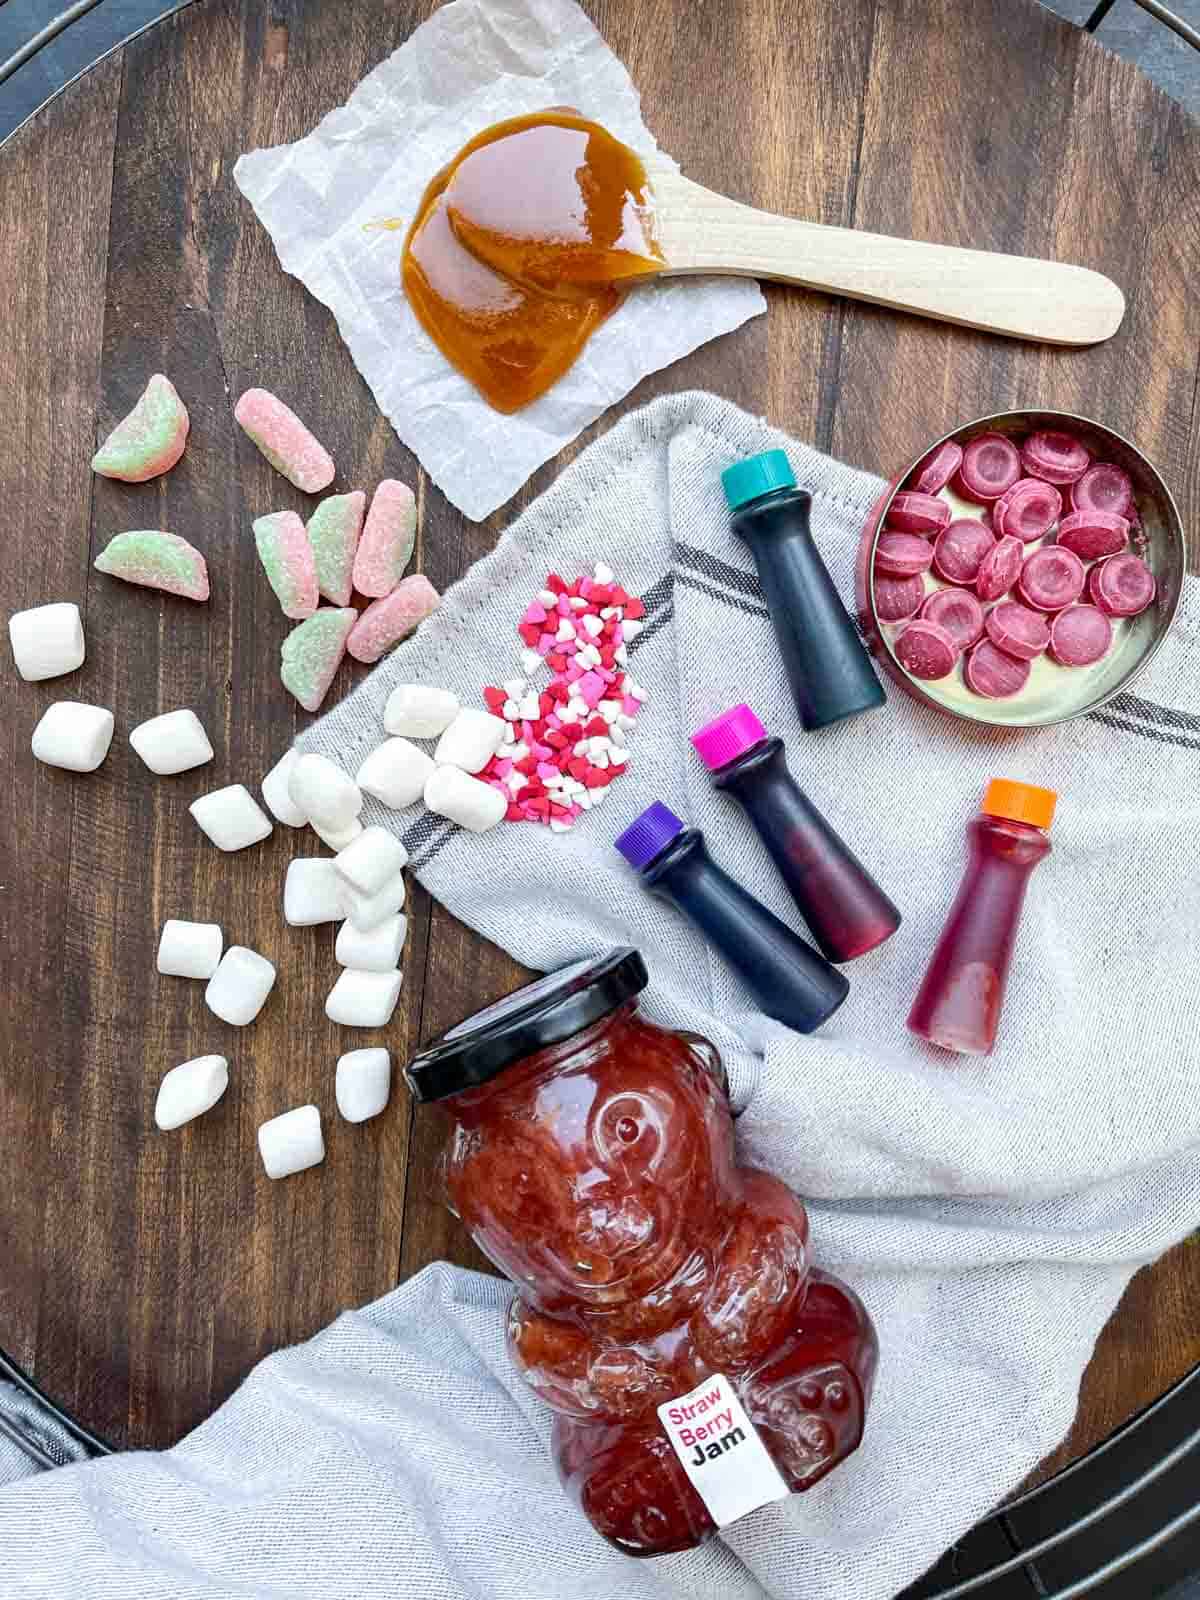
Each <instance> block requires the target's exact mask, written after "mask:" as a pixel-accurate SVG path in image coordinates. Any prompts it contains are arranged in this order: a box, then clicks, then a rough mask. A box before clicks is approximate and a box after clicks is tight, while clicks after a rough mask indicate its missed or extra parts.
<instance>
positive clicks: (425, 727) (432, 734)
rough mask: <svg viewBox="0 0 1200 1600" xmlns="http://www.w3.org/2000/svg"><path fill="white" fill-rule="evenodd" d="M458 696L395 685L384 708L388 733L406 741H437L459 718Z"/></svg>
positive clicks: (419, 686)
mask: <svg viewBox="0 0 1200 1600" xmlns="http://www.w3.org/2000/svg"><path fill="white" fill-rule="evenodd" d="M458 710H459V706H458V696H457V695H455V694H451V693H450V691H449V689H426V688H425V687H424V685H423V684H420V683H401V684H397V686H396V688H394V689H393V690H392V692H391V694H390V695H388V698H387V705H386V706H384V708H383V726H384V728H385V729H386V730H387V732H388V733H398V734H402V735H403V736H404V737H405V738H408V739H436V738H437V736H438V735H439V734H440V733H443V732H444V731H445V730H446V729H447V728H448V727H449V726H450V724H451V723H452V722H453V721H454V719H455V717H456V716H457V715H458Z"/></svg>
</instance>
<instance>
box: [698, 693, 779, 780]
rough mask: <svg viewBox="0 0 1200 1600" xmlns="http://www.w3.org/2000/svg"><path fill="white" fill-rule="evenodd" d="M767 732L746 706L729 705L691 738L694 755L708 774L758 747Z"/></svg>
mask: <svg viewBox="0 0 1200 1600" xmlns="http://www.w3.org/2000/svg"><path fill="white" fill-rule="evenodd" d="M766 737H767V730H766V729H765V728H764V727H763V725H762V723H761V722H760V721H759V720H758V718H757V717H756V716H755V715H754V713H753V711H751V709H750V707H749V706H745V705H743V706H731V707H730V709H729V710H728V711H723V712H722V713H721V715H720V716H719V717H716V718H715V719H714V720H713V721H712V722H708V723H706V724H705V725H704V727H703V728H697V730H696V732H695V733H694V734H693V735H692V743H693V744H694V745H695V747H696V754H697V755H698V756H699V757H700V759H701V761H703V763H704V765H705V766H706V767H707V768H708V770H709V771H710V772H716V771H717V769H718V768H719V767H726V766H728V765H729V763H730V762H731V761H736V760H737V758H738V756H740V755H744V754H745V753H746V751H747V750H751V749H753V748H754V746H755V745H756V744H761V743H762V741H763V740H764V739H765V738H766Z"/></svg>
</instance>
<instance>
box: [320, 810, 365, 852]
mask: <svg viewBox="0 0 1200 1600" xmlns="http://www.w3.org/2000/svg"><path fill="white" fill-rule="evenodd" d="M309 827H310V828H311V829H312V831H313V832H314V833H315V834H316V836H317V838H318V839H320V841H321V843H322V844H327V845H328V846H329V848H330V849H331V850H335V851H336V850H344V849H345V848H346V846H347V845H348V844H353V842H354V840H355V839H357V838H358V836H359V834H360V833H361V832H362V831H363V825H362V823H361V822H360V821H359V820H358V818H357V817H355V818H354V819H353V820H352V821H351V822H349V823H347V825H346V826H345V827H344V828H323V827H322V826H321V824H320V823H319V822H310V823H309Z"/></svg>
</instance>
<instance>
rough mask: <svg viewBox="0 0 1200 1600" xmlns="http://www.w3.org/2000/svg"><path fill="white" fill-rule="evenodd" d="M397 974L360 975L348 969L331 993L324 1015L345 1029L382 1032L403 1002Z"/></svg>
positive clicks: (399, 979) (372, 973)
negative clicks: (398, 1003) (400, 999)
mask: <svg viewBox="0 0 1200 1600" xmlns="http://www.w3.org/2000/svg"><path fill="white" fill-rule="evenodd" d="M401 981H402V980H401V977H400V974H399V973H398V972H359V971H358V970H357V969H356V968H354V967H347V968H346V970H345V971H344V972H343V973H342V975H341V977H340V978H339V979H338V981H337V982H336V983H335V984H334V986H333V988H332V989H331V990H330V991H329V998H328V999H327V1000H326V1002H325V1015H326V1016H327V1017H328V1018H329V1020H330V1022H339V1023H341V1025H342V1027H343V1028H382V1027H385V1026H386V1025H387V1024H388V1023H389V1022H390V1021H391V1020H392V1012H393V1011H395V1009H396V1001H397V1000H399V998H400V984H401Z"/></svg>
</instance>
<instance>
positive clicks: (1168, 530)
mask: <svg viewBox="0 0 1200 1600" xmlns="http://www.w3.org/2000/svg"><path fill="white" fill-rule="evenodd" d="M1040 428H1056V429H1062V430H1064V431H1066V432H1068V433H1073V434H1075V435H1076V436H1077V437H1079V438H1080V439H1082V440H1083V442H1084V444H1085V445H1086V446H1087V447H1088V449H1089V450H1090V451H1091V453H1092V457H1093V459H1094V460H1096V461H1111V462H1113V463H1114V464H1115V465H1116V466H1118V467H1121V468H1123V469H1124V471H1125V472H1127V473H1128V474H1129V477H1130V479H1131V480H1132V482H1133V490H1134V498H1135V501H1136V504H1137V509H1138V514H1139V516H1140V517H1141V522H1142V528H1141V533H1142V536H1144V540H1145V549H1144V550H1141V549H1140V546H1139V553H1141V554H1143V555H1144V557H1145V560H1146V561H1147V563H1148V564H1149V566H1150V569H1151V571H1152V572H1153V573H1154V578H1155V582H1156V584H1157V592H1156V594H1155V597H1154V601H1153V603H1152V604H1151V605H1150V606H1149V607H1148V608H1147V609H1146V610H1145V611H1143V612H1142V613H1141V615H1140V616H1137V617H1130V618H1127V619H1125V620H1123V621H1120V622H1117V623H1116V625H1115V637H1114V643H1113V647H1112V649H1111V650H1110V651H1109V652H1108V654H1107V655H1106V656H1105V657H1104V659H1103V660H1102V661H1097V662H1096V663H1095V664H1094V665H1093V666H1090V667H1059V666H1057V665H1056V664H1055V663H1054V662H1053V661H1051V660H1050V658H1049V657H1048V656H1046V657H1042V658H1041V660H1040V662H1039V663H1038V670H1037V671H1036V672H1035V673H1034V674H1033V675H1032V676H1031V678H1030V682H1029V684H1028V685H1027V686H1026V688H1025V689H1024V690H1022V692H1021V693H1020V694H1019V695H1017V696H1015V697H1014V698H1013V699H1011V700H986V699H984V698H982V697H981V696H979V695H975V694H972V693H971V691H970V690H969V689H968V688H967V686H966V684H965V683H964V682H963V680H962V671H961V667H960V666H958V665H956V666H955V669H954V671H953V673H951V674H950V675H949V676H947V677H946V678H940V679H937V680H935V681H932V682H930V681H924V680H921V679H917V678H914V677H912V675H911V674H910V673H908V672H906V671H905V670H904V668H903V667H902V666H901V665H900V663H899V662H898V661H897V660H896V657H895V655H894V654H893V652H892V640H893V639H894V638H895V636H896V634H897V632H898V631H899V627H900V626H902V624H895V623H884V622H881V621H880V620H879V618H878V617H877V616H876V614H875V596H874V588H873V585H872V582H871V574H872V571H873V569H874V564H875V543H876V540H877V539H878V537H879V533H880V530H881V529H882V528H884V527H885V526H886V524H887V518H888V512H889V510H890V508H891V504H892V499H893V497H894V496H895V494H896V492H897V490H899V489H901V488H902V487H903V486H904V484H905V483H906V482H907V481H908V478H909V475H910V474H911V473H912V471H913V469H914V468H915V467H916V466H918V465H919V463H920V462H921V461H923V460H924V459H925V457H926V456H927V455H928V454H929V453H930V451H932V450H935V449H936V448H937V447H938V446H939V445H941V444H944V443H945V442H946V441H947V440H953V442H954V443H955V444H965V443H966V441H967V440H968V439H969V438H971V437H972V436H973V435H975V434H977V433H984V432H989V433H1005V434H1011V435H1016V434H1026V433H1033V432H1036V431H1037V430H1038V429H1040ZM1186 570H1187V546H1186V543H1185V540H1184V536H1183V523H1182V522H1181V521H1180V517H1179V510H1178V508H1177V507H1176V505H1175V501H1174V500H1173V499H1172V497H1171V491H1170V490H1169V489H1168V488H1167V486H1166V484H1165V483H1164V482H1163V480H1162V478H1161V477H1160V476H1159V474H1158V473H1157V471H1156V470H1155V469H1154V467H1153V466H1152V465H1151V464H1150V462H1149V461H1148V460H1147V459H1146V457H1145V456H1144V455H1143V454H1142V452H1141V451H1140V450H1139V449H1138V448H1137V446H1136V445H1133V444H1131V443H1130V442H1129V440H1128V439H1124V438H1122V437H1121V435H1120V434H1119V433H1114V432H1113V430H1112V429H1111V428H1106V427H1105V426H1104V425H1103V423H1100V422H1095V421H1093V420H1092V418H1090V417H1078V416H1076V415H1075V414H1074V413H1073V412H1070V411H999V412H996V413H995V414H994V415H992V416H988V417H976V419H975V420H974V421H973V422H967V423H964V424H963V426H962V427H960V428H955V429H953V430H952V431H951V432H950V433H945V434H943V435H942V436H941V438H940V439H933V440H931V441H930V443H929V444H927V445H926V446H925V447H924V448H923V449H922V450H921V451H920V452H919V454H918V455H916V456H915V457H914V458H913V459H912V460H911V461H910V462H909V463H908V464H907V465H906V466H905V467H904V468H903V469H902V470H901V471H900V472H899V473H897V474H896V476H895V477H894V478H893V479H892V480H891V482H890V483H889V484H888V486H887V488H886V490H885V491H884V493H883V494H882V495H881V496H880V498H879V500H878V501H877V503H876V505H875V507H874V509H873V510H872V512H871V516H870V518H869V519H868V522H867V526H866V528H865V529H864V531H863V538H862V544H861V547H860V549H859V559H858V595H857V598H858V609H859V620H860V621H861V623H862V627H863V631H864V633H865V634H866V636H867V638H868V641H869V642H870V644H871V647H872V649H873V651H874V652H875V654H876V656H877V657H878V658H879V660H880V662H881V663H882V665H883V667H884V669H885V670H886V671H887V673H888V674H889V676H890V677H891V678H892V679H893V680H894V681H895V682H896V683H898V684H899V685H900V687H901V688H903V689H904V690H905V691H906V692H907V693H908V694H911V695H912V696H913V697H914V699H917V700H920V701H921V702H922V703H923V704H925V705H928V706H935V707H936V708H937V709H938V710H939V711H944V712H946V713H948V715H950V716H952V717H959V718H961V719H962V720H963V721H965V722H980V723H985V724H989V725H993V726H999V727H1006V728H1044V727H1049V726H1050V725H1051V724H1052V723H1056V722H1069V721H1071V720H1072V719H1073V718H1075V717H1082V716H1086V715H1087V713H1088V712H1090V711H1094V710H1095V709H1096V708H1097V707H1098V706H1102V705H1103V704H1104V703H1105V701H1107V700H1111V699H1112V698H1113V696H1114V695H1117V694H1120V693H1121V692H1122V690H1124V689H1128V688H1129V686H1130V684H1131V683H1132V682H1133V680H1134V679H1135V678H1136V677H1137V675H1138V673H1139V672H1141V671H1142V670H1143V668H1144V667H1145V666H1146V665H1147V663H1148V662H1149V661H1150V660H1151V659H1152V658H1153V656H1154V654H1155V652H1156V651H1157V650H1158V648H1159V646H1160V645H1161V644H1162V642H1163V640H1164V639H1165V638H1166V636H1167V633H1168V632H1169V630H1170V627H1171V623H1172V622H1173V621H1174V619H1175V613H1176V611H1177V610H1178V608H1179V600H1180V596H1181V594H1182V592H1183V579H1184V574H1185V572H1186Z"/></svg>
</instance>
